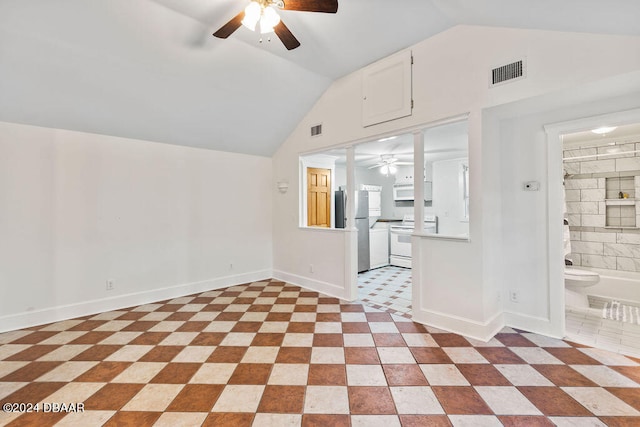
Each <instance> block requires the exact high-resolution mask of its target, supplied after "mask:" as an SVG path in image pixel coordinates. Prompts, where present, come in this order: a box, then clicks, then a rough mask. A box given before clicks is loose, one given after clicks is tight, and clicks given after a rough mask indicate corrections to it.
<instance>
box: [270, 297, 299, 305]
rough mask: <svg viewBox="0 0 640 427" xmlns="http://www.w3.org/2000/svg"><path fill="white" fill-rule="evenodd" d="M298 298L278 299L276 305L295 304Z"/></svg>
mask: <svg viewBox="0 0 640 427" xmlns="http://www.w3.org/2000/svg"><path fill="white" fill-rule="evenodd" d="M296 302H298V298H276V302H275V303H276V304H295V303H296Z"/></svg>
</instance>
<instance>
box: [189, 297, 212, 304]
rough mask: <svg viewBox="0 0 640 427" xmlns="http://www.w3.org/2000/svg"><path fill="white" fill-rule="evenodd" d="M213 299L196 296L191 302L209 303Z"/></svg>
mask: <svg viewBox="0 0 640 427" xmlns="http://www.w3.org/2000/svg"><path fill="white" fill-rule="evenodd" d="M211 301H213V297H198V296H196V297H195V298H194V299H192V300H191V304H209V303H211Z"/></svg>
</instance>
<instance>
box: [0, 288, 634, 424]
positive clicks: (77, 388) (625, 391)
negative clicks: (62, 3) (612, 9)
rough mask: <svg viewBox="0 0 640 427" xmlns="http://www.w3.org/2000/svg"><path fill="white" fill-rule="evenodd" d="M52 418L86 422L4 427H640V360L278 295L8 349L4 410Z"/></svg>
mask: <svg viewBox="0 0 640 427" xmlns="http://www.w3.org/2000/svg"><path fill="white" fill-rule="evenodd" d="M38 402H40V403H47V404H49V405H50V406H49V407H51V406H52V404H54V403H57V404H67V405H69V404H77V403H81V404H83V405H84V412H70V411H68V409H69V408H70V407H68V408H67V410H66V411H57V412H53V411H48V412H44V411H43V410H42V409H43V406H42V405H41V406H40V410H39V411H38V412H29V413H21V412H9V411H4V412H0V425H10V426H35V425H37V426H51V425H57V426H79V425H82V426H94V425H108V426H119V425H132V426H151V425H155V426H178V425H184V426H201V425H202V426H214V425H215V426H234V427H238V426H251V425H253V426H260V427H263V426H284V425H291V426H300V425H301V426H385V427H391V426H401V425H402V426H426V425H429V426H451V425H453V426H500V425H506V426H525V425H526V426H551V425H554V424H555V425H559V426H570V425H571V426H584V425H589V426H603V425H610V426H623V425H627V426H631V425H640V359H634V358H630V357H625V356H622V355H620V354H615V353H609V352H607V351H604V350H597V349H593V348H588V347H584V346H580V345H576V344H572V343H570V342H566V341H560V340H556V339H551V338H548V337H544V336H540V335H536V334H530V333H524V332H521V331H517V330H513V329H509V328H507V329H504V330H503V331H502V332H501V333H499V334H497V335H496V336H495V337H494V338H493V339H491V340H490V341H489V342H487V343H484V342H479V341H475V340H472V339H467V338H464V337H462V336H460V335H456V334H452V333H447V332H445V331H442V330H438V329H434V328H430V327H425V326H423V325H420V324H417V323H413V322H412V321H411V320H410V319H407V318H405V317H403V316H397V315H392V314H390V313H388V312H383V311H380V310H378V309H375V308H373V307H370V306H368V305H365V304H362V303H345V302H343V301H340V300H338V299H336V298H331V297H327V296H325V295H322V294H319V293H317V292H313V291H308V290H305V289H303V288H300V287H298V286H293V285H290V284H286V283H283V282H280V281H276V280H270V281H261V282H254V283H249V284H246V285H241V286H233V287H230V288H226V289H222V290H216V291H209V292H204V293H200V294H197V295H192V296H187V297H182V298H176V299H173V300H167V301H161V302H157V303H153V304H146V305H142V306H137V307H130V308H127V309H122V310H117V311H111V312H105V313H101V314H97V315H93V316H85V317H81V318H77V319H72V320H66V321H61V322H57V323H53V324H49V325H43V326H39V327H34V328H29V329H24V330H18V331H12V332H7V333H3V334H0V403H2V404H3V405H4V404H6V403H32V404H35V403H38ZM3 407H4V406H3ZM76 408H77V406H76ZM18 409H20V408H18Z"/></svg>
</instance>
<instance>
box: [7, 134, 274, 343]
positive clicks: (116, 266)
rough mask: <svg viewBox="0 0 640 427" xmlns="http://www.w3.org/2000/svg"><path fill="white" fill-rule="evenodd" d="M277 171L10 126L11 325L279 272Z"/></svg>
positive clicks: (266, 163)
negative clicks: (110, 286)
mask: <svg viewBox="0 0 640 427" xmlns="http://www.w3.org/2000/svg"><path fill="white" fill-rule="evenodd" d="M271 176H272V169H271V159H269V158H264V157H257V156H248V155H241V154H231V153H223V152H216V151H210V150H201V149H195V148H186V147H180V146H175V145H166V144H159V143H154V142H146V141H139V140H131V139H123V138H116V137H109V136H102V135H95V134H88V133H79V132H71V131H65V130H56V129H49V128H40V127H32V126H24V125H17V124H11V123H2V122H0V205H1V208H0V236H2V237H1V238H0V293H1V296H2V297H1V298H0V331H3V330H9V329H15V328H19V327H24V326H28V325H32V324H36V323H46V322H51V321H54V320H60V319H61V318H68V317H73V316H78V315H82V314H88V313H91V312H97V311H104V310H110V309H114V308H118V307H125V306H130V305H135V304H140V303H144V302H149V301H158V300H162V299H164V298H168V297H173V296H177V295H185V294H190V293H193V292H197V291H200V290H206V289H211V288H215V287H220V286H226V285H230V284H234V283H242V282H245V281H248V280H256V279H262V278H266V277H269V276H270V274H271V271H270V269H271V264H272V255H271V244H272V214H271V211H272V208H271V205H272V197H273V195H274V192H275V191H276V190H275V186H272V185H271V179H270V178H271ZM230 264H233V267H231V266H230ZM107 279H113V280H114V281H115V282H114V283H115V289H114V290H112V291H106V280H107Z"/></svg>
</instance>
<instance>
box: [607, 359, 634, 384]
mask: <svg viewBox="0 0 640 427" xmlns="http://www.w3.org/2000/svg"><path fill="white" fill-rule="evenodd" d="M639 363H640V362H639ZM610 368H611V369H613V370H614V371H617V372H620V373H621V374H622V375H624V376H625V377H627V378H630V379H632V380H633V381H635V382H637V383H638V384H640V366H611V367H610Z"/></svg>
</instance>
